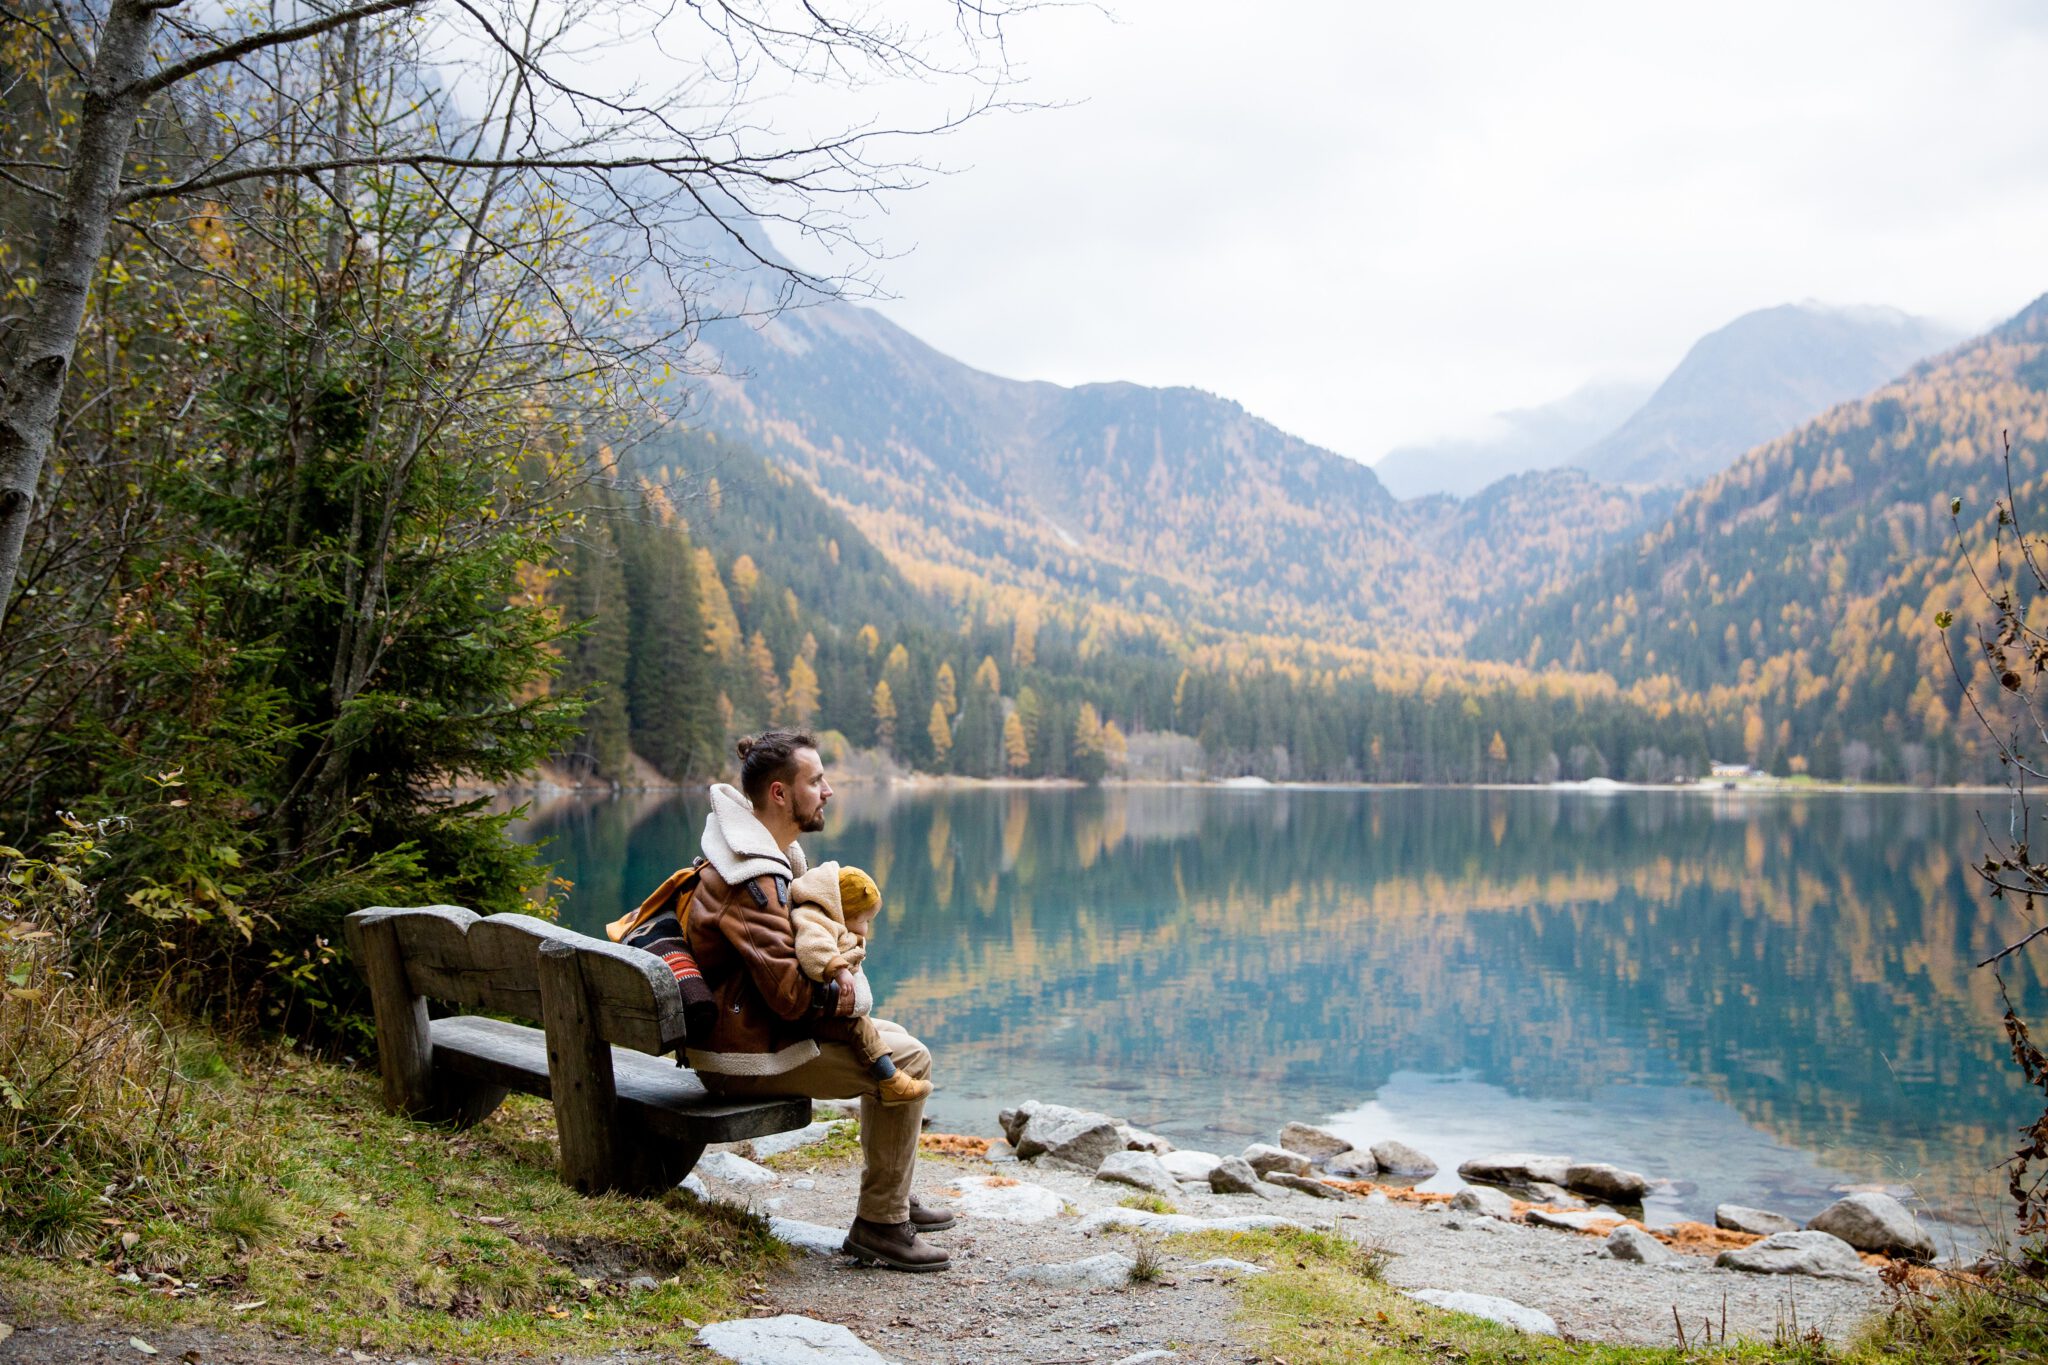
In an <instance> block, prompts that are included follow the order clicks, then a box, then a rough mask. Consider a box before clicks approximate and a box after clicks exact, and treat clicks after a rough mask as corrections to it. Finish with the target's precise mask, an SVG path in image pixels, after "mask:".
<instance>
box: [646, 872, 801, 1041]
mask: <svg viewBox="0 0 2048 1365" xmlns="http://www.w3.org/2000/svg"><path fill="white" fill-rule="evenodd" d="M684 933H685V937H686V939H687V942H688V943H689V947H690V955H691V956H692V957H694V958H696V959H697V969H698V970H699V971H701V972H702V973H703V974H704V981H705V983H706V984H707V985H709V986H710V988H711V995H712V999H713V1000H714V1001H715V1002H716V1003H717V1006H718V1018H717V1022H716V1023H715V1024H714V1025H713V1027H712V1030H711V1036H710V1037H709V1038H708V1039H699V1038H691V1039H690V1040H689V1047H688V1053H687V1057H688V1061H689V1063H690V1065H691V1066H693V1067H695V1068H696V1069H697V1070H698V1071H702V1072H709V1073H711V1074H714V1075H716V1074H721V1073H722V1074H725V1075H740V1076H773V1075H779V1074H780V1073H782V1072H784V1071H788V1070H789V1069H790V1068H792V1067H796V1066H801V1065H803V1064H804V1063H805V1062H807V1061H809V1060H810V1059H811V1058H813V1057H815V1056H817V1055H818V1044H817V1042H816V1040H815V1038H814V1036H813V1035H814V1033H815V1031H816V1026H817V1023H818V1021H819V1020H821V1019H825V1018H828V1017H830V1016H831V1015H833V1014H835V1013H837V1011H838V1008H839V985H838V983H837V982H836V981H825V982H814V981H811V980H809V979H808V978H806V977H805V976H804V974H803V972H802V971H801V970H799V969H798V967H797V963H796V934H795V931H794V930H793V929H792V928H791V926H790V922H789V883H788V882H786V881H784V880H783V879H782V878H780V877H766V876H764V877H756V878H754V879H753V880H752V881H749V882H742V883H741V884H740V885H738V886H731V885H728V884H727V883H726V880H725V878H723V877H721V876H719V875H718V869H717V868H715V867H712V866H710V865H709V864H706V865H705V868H704V873H703V877H702V880H700V881H699V882H698V883H697V891H696V894H695V895H693V896H691V897H690V912H689V917H688V920H687V923H686V924H685V926H684Z"/></svg>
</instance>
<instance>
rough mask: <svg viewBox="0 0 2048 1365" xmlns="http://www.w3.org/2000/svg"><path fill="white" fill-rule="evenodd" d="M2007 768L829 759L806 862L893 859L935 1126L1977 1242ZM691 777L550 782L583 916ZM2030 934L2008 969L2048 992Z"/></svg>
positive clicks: (2045, 1004)
mask: <svg viewBox="0 0 2048 1365" xmlns="http://www.w3.org/2000/svg"><path fill="white" fill-rule="evenodd" d="M2002 803H2003V798H2001V797H1998V796H1968V797H1956V796H1926V795H1869V796H1834V795H1817V796H1813V797H1808V798H1793V797H1743V796H1739V795H1737V794H1734V793H1711V794H1709V793H1704V792H1689V793H1681V792H1673V793H1663V792H1629V793H1622V794H1582V793H1576V792H1554V791H1530V792H1511V791H1468V790H1394V791H1388V790H1379V791H1356V790H1346V791H1323V790H1316V791H1294V790H1274V791H1256V792H1239V791H1224V790H1215V789H1197V788H1131V789H1107V790H1102V791H1070V790H1042V789H1031V790H1025V789H1007V790H1006V789H985V788H984V789H972V790H940V791H894V790H887V789H881V788H871V787H853V788H848V789H846V790H843V791H842V792H841V793H840V794H839V796H838V797H837V798H836V799H835V800H834V802H833V803H832V808H831V812H830V823H829V826H828V829H827V830H826V832H825V833H824V834H822V835H819V836H815V837H814V838H813V839H812V840H810V841H808V842H807V851H808V852H810V854H811V855H812V857H813V858H814V859H817V858H835V859H838V860H839V861H841V862H848V863H854V864H858V865H860V866H863V867H866V868H867V869H868V870H869V871H870V872H872V873H873V874H874V875H875V877H876V880H877V881H878V882H879V883H880V884H881V887H882V892H883V909H882V914H881V918H880V922H879V928H878V929H877V931H876V937H875V942H874V947H873V957H872V958H871V960H870V962H869V975H870V976H871V978H872V980H873V982H874V985H875V990H876V995H877V997H878V999H879V1000H880V1001H881V1002H882V1008H881V1012H882V1013H884V1014H886V1015H888V1016H890V1017H894V1018H896V1019H899V1020H901V1021H902V1022H903V1023H904V1024H906V1025H907V1026H909V1027H910V1028H911V1029H912V1030H913V1031H915V1032H916V1033H918V1034H919V1035H920V1036H921V1037H923V1038H924V1039H925V1040H926V1041H928V1042H929V1043H931V1044H932V1045H933V1047H934V1049H935V1051H936V1052H937V1054H938V1057H939V1067H940V1071H939V1079H940V1081H941V1083H942V1087H943V1088H942V1091H941V1093H940V1094H939V1095H938V1096H937V1097H936V1098H935V1100H934V1102H933V1111H934V1113H935V1115H936V1117H937V1120H938V1122H939V1123H940V1124H941V1125H943V1126H946V1127H952V1128H960V1129H966V1130H969V1131H978V1132H984V1133H987V1132H993V1131H994V1118H995V1111H996V1110H997V1109H998V1108H1000V1107H1002V1106H1004V1105H1007V1104H1012V1103H1015V1102H1017V1101H1018V1100H1021V1099H1025V1098H1030V1097H1034V1096H1035V1097H1039V1098H1044V1099H1050V1100H1058V1101H1062V1102H1067V1103H1073V1104H1078V1105H1083V1106H1087V1107H1099V1108H1103V1109H1107V1110H1110V1111H1111V1112H1115V1113H1118V1114H1120V1115H1123V1116H1126V1117H1128V1118H1129V1119H1130V1120H1131V1121H1132V1122H1134V1123H1137V1124H1139V1125H1141V1126H1146V1127H1151V1128H1156V1129H1158V1130H1159V1131H1161V1132H1164V1133H1165V1134H1167V1135H1168V1136H1169V1137H1171V1138H1173V1139H1174V1140H1175V1141H1176V1142H1178V1143H1179V1144H1180V1145H1182V1146H1192V1147H1200V1148H1204V1149H1207V1150H1224V1151H1233V1150H1236V1149H1237V1147H1239V1146H1241V1145H1242V1144H1243V1143H1244V1142H1245V1141H1247V1140H1249V1139H1251V1138H1252V1137H1255V1136H1258V1137H1269V1136H1270V1134H1271V1133H1272V1131H1273V1130H1274V1129H1276V1128H1277V1127H1278V1126H1279V1125H1280V1124H1281V1123H1282V1122H1285V1121H1286V1120H1287V1119H1290V1118H1300V1119H1303V1120H1306V1121H1311V1122H1314V1121H1328V1122H1330V1123H1331V1124H1332V1125H1333V1126H1335V1127H1337V1128H1338V1129H1339V1130H1340V1131H1343V1132H1345V1134H1346V1135H1347V1136H1351V1137H1353V1138H1354V1140H1364V1141H1370V1140H1377V1139H1378V1138H1381V1137H1398V1138H1401V1139H1403V1140H1405V1141H1408V1142H1411V1143H1413V1144H1414V1145H1416V1146H1419V1147H1421V1148H1422V1149H1423V1150H1425V1151H1428V1152H1431V1153H1432V1154H1433V1155H1434V1156H1435V1157H1436V1158H1437V1160H1438V1161H1439V1162H1441V1163H1442V1164H1443V1166H1444V1168H1445V1174H1444V1175H1443V1176H1440V1177H1439V1178H1438V1179H1437V1181H1435V1182H1433V1183H1434V1184H1436V1185H1438V1186H1448V1185H1454V1184H1455V1183H1456V1181H1455V1177H1454V1176H1452V1175H1451V1174H1450V1172H1451V1169H1452V1168H1453V1167H1454V1166H1455V1165H1456V1162H1457V1161H1458V1160H1460V1159H1462V1158H1463V1157H1465V1156H1469V1155H1475V1154H1478V1153H1479V1152H1481V1151H1484V1150H1501V1149H1519V1150H1549V1151H1557V1152H1561V1153H1564V1154H1569V1155H1575V1156H1579V1157H1582V1158H1586V1159H1600V1160H1613V1161H1617V1162H1620V1163H1622V1164H1624V1165H1629V1166H1632V1167H1634V1168H1636V1169H1639V1170H1643V1171H1645V1172H1647V1173H1649V1174H1652V1175H1659V1176H1669V1177H1673V1178H1674V1179H1676V1180H1677V1181H1679V1182H1680V1183H1679V1184H1678V1185H1676V1186H1675V1187H1674V1188H1672V1189H1670V1190H1668V1191H1666V1192H1664V1193H1663V1194H1661V1195H1660V1196H1659V1197H1658V1198H1656V1199H1655V1200H1653V1203H1652V1206H1651V1215H1652V1217H1653V1218H1654V1217H1671V1216H1681V1215H1683V1216H1695V1217H1698V1216H1711V1211H1712V1207H1713V1205H1714V1204H1715V1203H1717V1202H1720V1201H1722V1200H1735V1201H1737V1202H1742V1203H1750V1204H1765V1205H1768V1206H1771V1207H1777V1208H1781V1209H1783V1210H1784V1211H1786V1212H1788V1213H1794V1214H1798V1215H1802V1216H1803V1215H1806V1214H1809V1213H1811V1212H1813V1211H1815V1210H1817V1209H1818V1208H1820V1207H1821V1206H1822V1205H1824V1204H1825V1203H1826V1202H1828V1200H1829V1199H1830V1198H1832V1197H1833V1196H1832V1195H1831V1193H1830V1189H1831V1187H1834V1186H1837V1185H1841V1184H1845V1183H1871V1184H1882V1185H1887V1186H1911V1187H1912V1188H1913V1189H1914V1190H1915V1191H1916V1192H1917V1193H1918V1194H1920V1195H1921V1196H1922V1197H1924V1198H1925V1199H1927V1200H1928V1201H1929V1203H1930V1204H1931V1205H1932V1206H1933V1208H1934V1209H1935V1210H1936V1211H1937V1212H1938V1213H1939V1214H1941V1215H1942V1216H1943V1217H1945V1218H1946V1219H1949V1220H1951V1221H1952V1222H1954V1223H1955V1224H1956V1225H1957V1226H1956V1235H1958V1236H1959V1237H1960V1238H1961V1239H1962V1240H1963V1241H1965V1242H1966V1243H1972V1244H1974V1243H1976V1242H1978V1241H1980V1240H1981V1239H1982V1230H1983V1227H1984V1225H1985V1224H1986V1223H1987V1221H1989V1220H1993V1219H1997V1218H2001V1217H2003V1206H2002V1204H2001V1202H2000V1198H1999V1193H1998V1191H1999V1188H2000V1186H2001V1184H2002V1182H2001V1181H2000V1180H1998V1179H1996V1178H1995V1177H1994V1175H1993V1172H1992V1167H1993V1166H1994V1164H1995V1163H1996V1162H1997V1161H1999V1160H2000V1159H2001V1158H2002V1157H2003V1156H2004V1155H2005V1154H2006V1153H2007V1152H2008V1151H2009V1150H2010V1147H2011V1143H2012V1140H2013V1137H2014V1135H2015V1132H2016V1130H2017V1129H2018V1128H2019V1126H2020V1125H2021V1124H2022V1123H2023V1122H2025V1121H2027V1120H2028V1119H2029V1118H2031V1117H2032V1114H2033V1113H2034V1112H2037V1111H2036V1110H2033V1109H2030V1107H2029V1104H2028V1100H2027V1094H2026V1092H2025V1091H2024V1090H2023V1088H2022V1086H2021V1084H2020V1080H2019V1077H2018V1074H2017V1072H2016V1071H2015V1070H2014V1068H2013V1067H2012V1065H2011V1063H2010V1060H2009V1058H2008V1057H2007V1056H2006V1053H2005V1049H2004V1046H2003V1041H2002V1036H2001V1034H2000V1033H1999V1030H1998V1021H1999V1017H2000V1014H2001V1006H2000V1004H1999V1001H1998V993H1997V985H1996V983H1995V982H1994V980H1993V979H1992V976H1991V974H1990V973H1989V972H1987V971H1978V970H1974V969H1973V968H1972V965H1971V964H1973V963H1974V962H1976V961H1977V960H1978V959H1980V958H1982V957H1984V956H1986V955H1988V954H1989V953H1990V952H1992V951H1994V950H1995V949H1996V948H1997V947H1999V946H2001V945H2002V944H2003V943H2005V942H2007V941H2009V940H2010V939H2011V938H2013V937H2017V935H2018V932H2019V931H2020V930H2021V928H2022V921H2021V918H2020V912H2019V911H2018V909H2016V908H2014V907H2007V906H2002V905H1999V904H1997V903H1994V902H1990V901H1987V900H1986V899H1985V897H1984V895H1983V893H1982V891H1981V889H1980V887H1979V884H1978V883H1977V881H1976V879H1975V877H1974V876H1973V874H1972V873H1971V872H1970V870H1969V866H1968V865H1969V862H1970V861H1971V859H1972V857H1973V856H1974V855H1976V854H1977V853H1978V851H1979V849H1980V845H1981V841H1982V834H1981V832H1980V830H1979V828H1978V825H1977V812H1978V811H1979V810H1984V811H1986V812H1987V814H1989V815H1991V816H1992V817H1993V818H2002V816H2003V804H2002ZM705 808H706V805H705V802H704V801H702V800H701V799H700V798H698V797H697V796H696V795H695V794H688V795H685V796H682V797H673V798H668V799H660V798H648V797H627V798H623V799H619V800H603V801H596V802H587V803H576V802H568V803H562V804H557V805H555V806H553V807H551V808H549V809H547V810H544V811H540V812H538V813H536V814H535V815H534V816H533V818H532V819H530V820H529V821H528V822H526V824H525V825H524V826H523V830H524V836H523V837H528V838H542V839H548V840H550V841H551V843H550V849H549V851H550V854H551V856H552V857H554V858H555V859H556V860H557V866H558V871H559V872H560V874H561V875H563V876H564V877H567V878H568V879H570V880H571V881H572V882H573V883H574V886H573V889H572V890H571V891H570V892H569V893H568V894H567V896H566V902H565V909H564V912H563V919H564V921H565V922H566V923H568V924H570V925H572V926H573V927H576V928H579V929H583V930H586V931H589V932H593V933H601V932H602V929H601V927H600V926H601V925H602V924H603V922H604V921H606V920H608V919H610V918H612V917H613V916H615V915H617V914H618V913H620V911H621V910H622V909H623V908H625V907H627V906H629V905H631V904H634V903H637V901H638V900H639V898H640V897H641V896H642V895H644V894H645V893H646V892H647V891H648V890H650V889H651V888H652V887H653V886H654V885H656V884H657V883H658V882H659V881H660V880H661V878H662V877H663V876H665V875H666V874H667V873H668V872H669V871H670V870H671V869H672V868H673V867H675V866H677V865H678V864H679V863H681V862H685V861H687V860H688V859H689V858H690V857H692V856H694V853H695V849H696V843H697V833H698V830H699V828H700V827H701V822H702V819H703V813H704V810H705ZM2044 963H2048V956H2044V955H2043V954H2033V955H2031V956H2026V957H2023V958H2022V959H2020V960H2016V961H2013V962H2012V963H2011V964H2010V965H2009V967H2008V970H2007V972H2006V979H2007V982H2008V984H2009V985H2010V986H2011V987H2012V989H2013V992H2014V998H2015V1001H2016V1002H2017V1003H2018V1004H2019V1005H2020V1007H2021V1010H2022V1013H2023V1014H2028V1015H2030V1016H2031V1017H2035V1018H2037V1019H2039V1018H2043V1017H2048V987H2044V973H2043V966H2044Z"/></svg>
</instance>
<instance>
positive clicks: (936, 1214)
mask: <svg viewBox="0 0 2048 1365" xmlns="http://www.w3.org/2000/svg"><path fill="white" fill-rule="evenodd" d="M910 1226H912V1227H913V1228H916V1229H917V1230H918V1231H919V1232H944V1231H945V1230H946V1229H947V1228H949V1227H952V1226H953V1211H952V1210H951V1209H935V1208H933V1207H932V1206H931V1205H929V1204H925V1203H921V1202H919V1200H918V1197H917V1196H916V1195H914V1194H913V1195H911V1196H910Z"/></svg>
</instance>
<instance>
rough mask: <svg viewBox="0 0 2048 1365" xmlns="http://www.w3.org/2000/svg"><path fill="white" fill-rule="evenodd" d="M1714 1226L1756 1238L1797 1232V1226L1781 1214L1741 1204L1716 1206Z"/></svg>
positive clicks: (1793, 1221) (1792, 1220)
mask: <svg viewBox="0 0 2048 1365" xmlns="http://www.w3.org/2000/svg"><path fill="white" fill-rule="evenodd" d="M1714 1226H1715V1227H1717V1228H1726V1229H1727V1230H1728V1231H1730V1232H1748V1233H1753V1234H1755V1235H1756V1236H1758V1237H1768V1236H1770V1235H1771V1234H1772V1233H1774V1232H1797V1231H1799V1224H1798V1222H1797V1221H1796V1220H1794V1219H1791V1218H1787V1217H1786V1216H1785V1215H1784V1214H1782V1213H1772V1212H1771V1211H1770V1210H1769V1209H1752V1208H1750V1207H1748V1206H1747V1205H1743V1204H1716V1205H1715V1206H1714Z"/></svg>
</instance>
